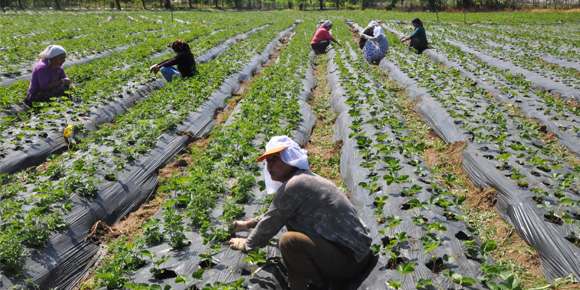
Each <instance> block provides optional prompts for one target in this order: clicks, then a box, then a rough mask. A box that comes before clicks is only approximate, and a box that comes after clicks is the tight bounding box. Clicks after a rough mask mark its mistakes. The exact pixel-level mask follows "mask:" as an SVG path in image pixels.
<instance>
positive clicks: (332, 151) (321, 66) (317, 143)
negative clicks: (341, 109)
mask: <svg viewBox="0 0 580 290" xmlns="http://www.w3.org/2000/svg"><path fill="white" fill-rule="evenodd" d="M327 62H328V59H327V56H326V55H324V54H323V55H319V56H318V59H317V61H316V65H315V66H314V76H315V78H316V81H317V86H316V88H315V89H314V90H313V91H312V100H309V102H308V103H309V104H310V105H311V106H312V108H313V110H314V111H315V112H316V125H315V127H314V130H313V132H312V135H311V136H310V142H309V143H308V144H306V146H305V147H304V149H305V150H307V151H308V155H309V158H310V159H311V160H317V162H311V164H310V165H311V167H310V169H311V170H312V171H313V172H316V173H317V174H319V175H320V176H322V177H324V178H326V179H329V180H330V181H332V182H334V183H335V184H337V185H340V184H342V177H341V176H340V170H339V164H337V162H336V160H340V149H341V147H342V142H334V141H333V140H332V135H333V132H334V130H333V126H334V121H335V119H336V113H333V112H331V110H330V105H329V104H330V101H329V99H330V90H329V89H328V88H327V80H326V74H327V71H326V64H327ZM343 190H345V189H344V187H343ZM346 194H347V196H348V192H346Z"/></svg>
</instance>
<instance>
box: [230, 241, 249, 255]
mask: <svg viewBox="0 0 580 290" xmlns="http://www.w3.org/2000/svg"><path fill="white" fill-rule="evenodd" d="M228 243H229V244H230V248H231V249H234V250H240V251H244V252H245V251H246V239H242V238H231V239H230V240H229V242H228Z"/></svg>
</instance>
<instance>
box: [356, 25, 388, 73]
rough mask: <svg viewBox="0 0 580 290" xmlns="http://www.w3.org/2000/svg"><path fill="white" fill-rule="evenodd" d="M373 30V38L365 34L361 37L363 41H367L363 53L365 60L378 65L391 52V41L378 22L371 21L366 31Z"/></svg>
mask: <svg viewBox="0 0 580 290" xmlns="http://www.w3.org/2000/svg"><path fill="white" fill-rule="evenodd" d="M369 28H370V29H372V31H373V36H372V37H371V36H368V34H366V33H364V32H363V34H362V35H361V36H360V38H361V40H362V39H366V42H365V44H364V47H363V48H362V53H363V56H364V57H365V59H366V60H367V61H368V62H370V63H378V62H379V61H381V59H382V58H383V57H385V55H386V54H387V51H388V50H389V40H388V39H387V37H386V36H385V35H384V34H383V29H382V28H381V26H380V25H379V23H378V22H376V21H371V22H370V23H369V25H368V26H367V28H365V31H367V30H369Z"/></svg>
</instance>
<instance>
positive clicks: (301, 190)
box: [229, 136, 372, 290]
mask: <svg viewBox="0 0 580 290" xmlns="http://www.w3.org/2000/svg"><path fill="white" fill-rule="evenodd" d="M264 159H265V160H266V169H267V170H265V172H264V173H265V179H266V188H268V192H272V191H273V190H276V188H277V190H276V195H275V196H274V199H273V200H272V203H271V205H270V208H269V209H268V211H267V212H266V213H265V214H263V215H261V216H258V217H255V218H252V219H250V220H248V221H236V222H234V223H233V224H232V225H231V226H230V230H231V231H233V232H241V231H248V230H249V229H251V228H254V230H253V231H252V233H251V234H250V235H249V236H248V238H247V239H243V238H232V239H230V241H229V244H230V247H231V248H233V249H237V250H242V251H251V250H253V249H255V248H258V247H263V246H265V245H267V244H268V241H269V240H270V238H272V237H273V236H274V235H276V234H277V233H278V231H280V229H281V228H282V227H283V226H286V228H287V229H288V232H286V233H284V234H282V236H281V238H280V241H279V247H280V251H281V252H282V260H283V262H284V264H285V266H286V268H287V269H288V280H289V283H290V288H291V289H292V290H301V289H317V288H324V287H327V286H328V285H329V283H330V282H337V281H338V282H340V281H344V280H349V279H353V278H355V277H357V276H359V274H361V273H362V272H364V270H365V268H366V267H367V264H368V263H369V261H370V259H371V257H372V254H371V251H370V248H369V247H370V245H371V237H370V234H369V229H368V228H367V226H366V225H365V224H364V222H363V221H362V220H361V219H360V218H359V217H358V215H357V213H356V211H355V209H354V207H353V205H352V204H351V203H350V201H349V200H348V199H347V197H346V195H345V194H344V193H343V192H342V191H341V190H340V189H339V188H338V187H337V186H336V185H335V184H334V183H332V182H331V181H329V180H327V179H324V178H322V177H320V176H318V175H316V174H314V173H312V172H310V171H309V170H308V156H307V155H306V151H305V150H302V149H300V147H299V145H298V144H297V143H296V142H294V141H292V140H291V139H290V138H288V137H287V136H277V137H273V138H272V139H271V140H270V141H269V142H268V144H266V153H264V154H263V155H262V156H260V158H258V161H262V160H264Z"/></svg>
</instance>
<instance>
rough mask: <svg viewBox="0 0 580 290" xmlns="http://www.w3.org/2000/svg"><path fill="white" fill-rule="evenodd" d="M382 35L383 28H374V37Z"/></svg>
mask: <svg viewBox="0 0 580 290" xmlns="http://www.w3.org/2000/svg"><path fill="white" fill-rule="evenodd" d="M381 34H383V28H382V27H381V26H375V30H373V35H374V37H377V36H379V35H381Z"/></svg>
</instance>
